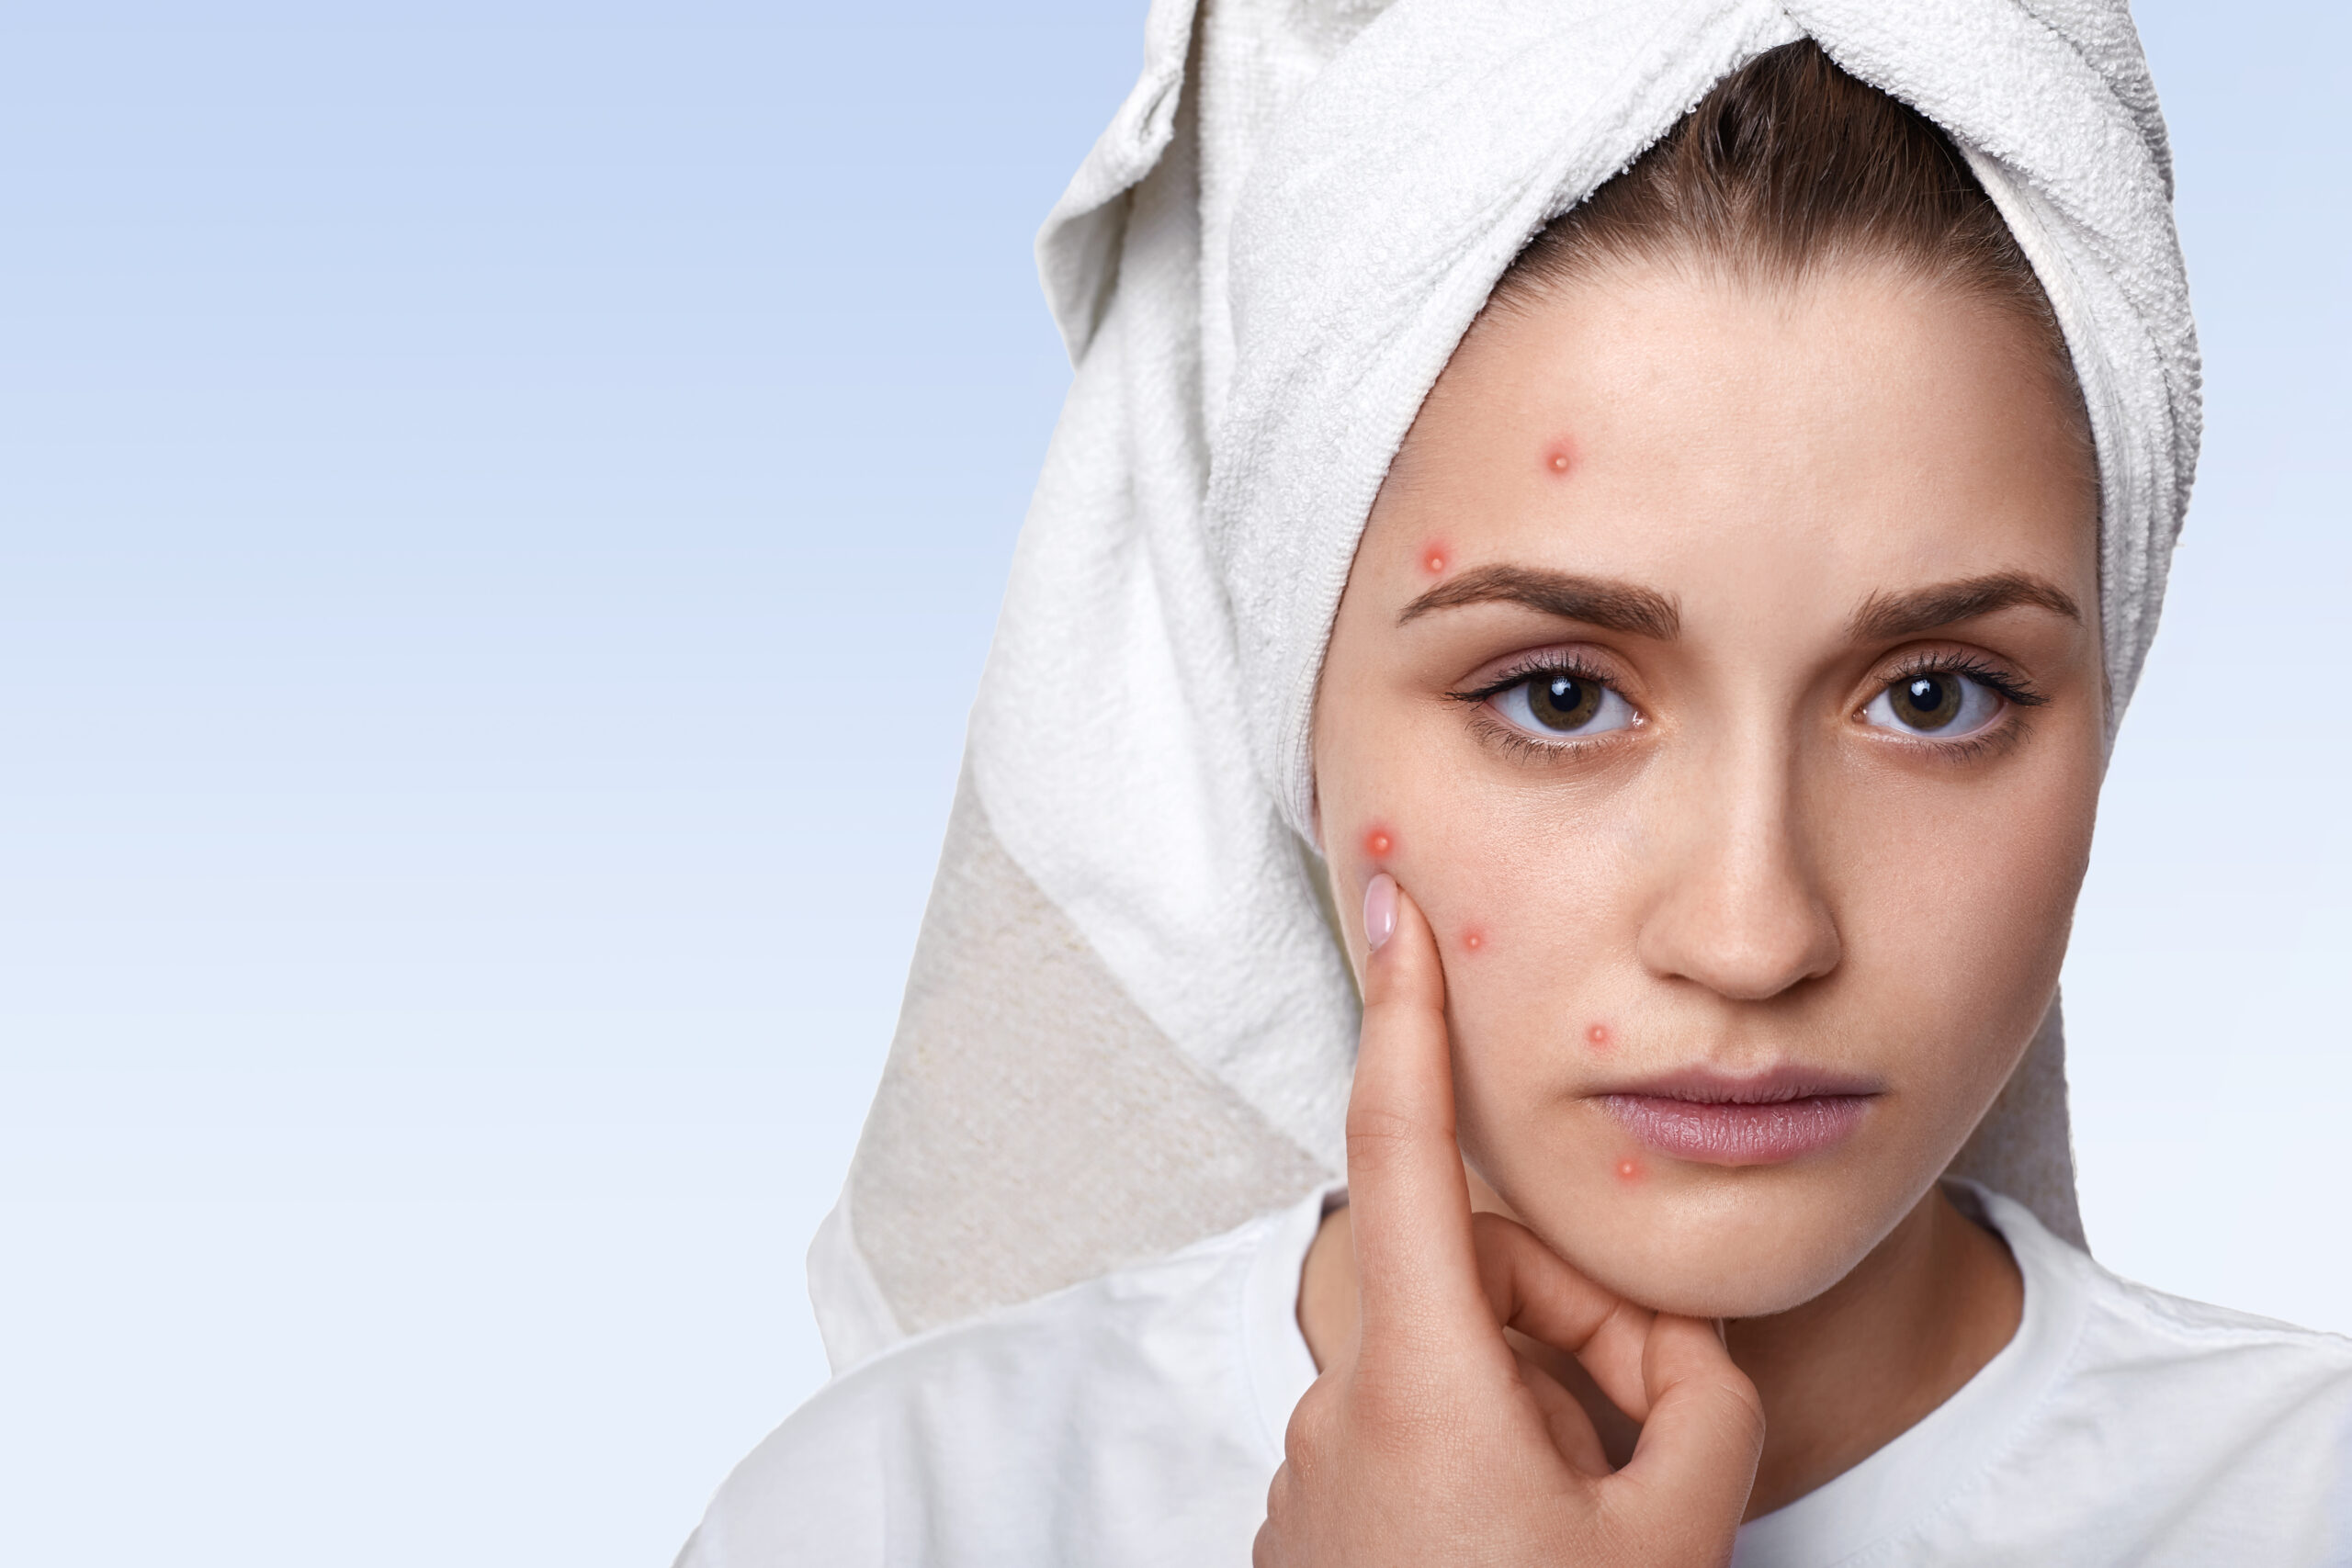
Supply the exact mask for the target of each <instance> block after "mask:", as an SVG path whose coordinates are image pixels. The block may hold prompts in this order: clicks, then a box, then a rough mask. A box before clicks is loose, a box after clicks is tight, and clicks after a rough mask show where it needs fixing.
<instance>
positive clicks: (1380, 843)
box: [1363, 822, 1397, 861]
mask: <svg viewBox="0 0 2352 1568" xmlns="http://www.w3.org/2000/svg"><path fill="white" fill-rule="evenodd" d="M1363 852H1364V853H1366V854H1368V855H1370V856H1371V857H1372V858H1373V859H1374V860H1376V861H1382V860H1386V859H1387V858H1388V857H1389V856H1390V855H1392V854H1395V853H1396V852H1397V835H1396V834H1394V833H1392V832H1390V831H1389V830H1388V829H1385V828H1384V827H1382V826H1380V825H1379V824H1378V823H1376V822H1375V823H1374V824H1373V825H1372V826H1371V827H1369V828H1367V829H1364V831H1363Z"/></svg>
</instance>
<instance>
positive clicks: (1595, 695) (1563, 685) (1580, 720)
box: [1527, 673, 1606, 729]
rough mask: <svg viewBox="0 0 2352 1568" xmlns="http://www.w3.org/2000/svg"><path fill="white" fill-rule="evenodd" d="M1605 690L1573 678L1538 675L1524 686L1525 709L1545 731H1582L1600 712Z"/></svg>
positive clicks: (1556, 674) (1592, 683)
mask: <svg viewBox="0 0 2352 1568" xmlns="http://www.w3.org/2000/svg"><path fill="white" fill-rule="evenodd" d="M1604 690H1606V688H1605V687H1603V686H1602V685H1601V684H1600V682H1598V681H1583V680H1578V679H1577V677H1576V676H1574V675H1563V674H1558V673H1554V674H1550V675H1538V676H1537V677H1535V679H1534V680H1532V681H1530V682H1528V683H1527V708H1528V711H1529V712H1530V713H1532V714H1533V715H1534V716H1535V722H1536V723H1538V724H1540V725H1542V726H1543V727H1544V728H1546V729H1582V728H1584V727H1585V726H1586V725H1588V724H1590V723H1591V722H1592V719H1593V716H1594V715H1595V714H1597V713H1599V712H1600V694H1601V693H1602V692H1603V691H1604Z"/></svg>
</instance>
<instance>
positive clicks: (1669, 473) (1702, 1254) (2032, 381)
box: [1315, 264, 2104, 1316]
mask: <svg viewBox="0 0 2352 1568" xmlns="http://www.w3.org/2000/svg"><path fill="white" fill-rule="evenodd" d="M2077 419H2078V416H2075V415H2072V414H2070V412H2068V411H2067V409H2066V407H2065V405H2064V402H2062V400H2061V398H2060V396H2059V394H2058V393H2057V391H2056V390H2055V389H2052V387H2051V386H2049V385H2048V378H2047V376H2046V375H2045V374H2044V373H2043V372H2042V370H2041V368H2040V360H2039V359H2038V357H2037V347H2036V344H2035V342H2034V339H2033V337H2032V335H2031V333H2030V332H2029V330H2028V329H2027V328H2026V327H2024V326H2023V325H2021V324H2019V323H2018V322H2017V321H2014V320H2013V319H2011V318H2009V317H2007V316H2005V315H2003V314H2001V313H1999V312H1998V311H1997V310H1994V309H1992V308H1990V307H1987V306H1985V305H1982V304H1979V303H1977V302H1976V301H1974V300H1973V299H1969V298H1966V297H1964V296H1961V295H1958V294H1955V293H1953V292H1951V291H1949V290H1946V289H1943V288H1937V287H1933V286H1929V285H1925V284H1921V283H1917V282H1915V281H1912V280H1910V279H1907V278H1905V277H1902V276H1896V275H1894V274H1893V273H1892V272H1891V271H1890V272H1877V271H1870V270H1850V271H1847V272H1843V273H1835V274H1831V275H1829V276H1823V277H1820V278H1817V279H1815V280H1814V281H1812V282H1809V283H1806V284H1804V285H1797V286H1788V287H1766V286H1759V285H1755V284H1748V283H1743V282H1740V281H1736V280H1732V279H1727V278H1722V277H1715V278H1712V279H1711V278H1709V277H1708V276H1705V275H1704V274H1703V273H1702V272H1701V271H1699V270H1698V269H1691V270H1680V269H1668V268H1660V267H1652V266H1645V265H1631V264H1628V265H1624V266H1621V267H1614V268H1611V269H1610V270H1609V271H1607V272H1606V273H1604V274H1603V275H1601V276H1598V277H1595V278H1592V279H1589V280H1586V281H1582V282H1578V283H1576V284H1573V285H1568V286H1564V287H1561V288H1557V289H1555V290H1554V291H1553V292H1552V293H1551V294H1550V295H1549V296H1547V297H1546V298H1544V299H1541V300H1539V301H1537V302H1534V303H1531V304H1522V305H1520V306H1516V307H1513V308H1510V309H1507V310H1505V309H1498V310H1493V311H1490V312H1489V313H1488V315H1487V318H1486V319H1484V320H1483V321H1481V322H1480V324H1479V325H1478V326H1477V327H1476V329H1474V330H1473V332H1472V333H1470V335H1469V336H1468V337H1467V338H1466V339H1465V340H1464V343H1463V344H1462V346H1461V348H1460V349H1459V350H1458V351H1457V352H1456V353H1455V355H1454V356H1453V362H1452V364H1451V365H1449V366H1448V367H1447V368H1446V371H1445V373H1444V375H1443V376H1442V378H1440V379H1439V381H1438V383H1437V386H1436V388H1435V389H1434V390H1432V391H1431V393H1430V397H1429V400H1428V402H1427V403H1426V404H1425V405H1424V407H1423V408H1422V410H1421V412H1420V415H1419V419H1418V421H1417V422H1416V423H1415V424H1414V426H1413V430H1412V433H1411V435H1410V436H1409V438H1408V440H1407V442H1406V444H1405V446H1404V449H1403V450H1402V452H1401V453H1400V454H1399V455H1398V457H1397V462H1396V464H1395V466H1394V468H1392V470H1391V473H1390V475H1389V479H1388V481H1387V483H1386V485H1385V488H1384V489H1383V491H1382V493H1381V496H1380V499H1379V502H1378V503H1377V504H1376V505H1375V506H1374V510H1373V513H1372V519H1371V523H1370V525H1369V526H1368V527H1367V529H1366V532H1365V535H1364V538H1363V545H1362V547H1361V548H1360V549H1359V551H1358V553H1357V556H1356V560H1355V564H1354V567H1353V569H1352V572H1351V576H1350V578H1349V581H1348V586H1347V592H1346V594H1345V597H1344V598H1343V600H1342V601H1341V604H1340V613H1339V617H1338V620H1337V623H1336V625H1335V626H1334V628H1333V632H1332V637H1331V643H1330V649H1329V656H1328V659H1327V661H1326V663H1325V666H1324V671H1323V677H1322V684H1321V689H1320V693H1319V694H1318V697H1317V713H1316V736H1315V756H1316V769H1317V803H1318V804H1317V812H1318V818H1319V826H1320V831H1321V836H1322V841H1323V846H1324V849H1325V851H1326V852H1327V854H1328V855H1329V860H1330V864H1331V868H1332V874H1333V877H1334V879H1335V881H1336V883H1337V884H1338V891H1339V893H1340V908H1342V909H1344V910H1347V911H1350V913H1349V917H1348V918H1349V921H1350V939H1351V943H1352V944H1353V949H1354V951H1355V953H1357V954H1358V955H1359V957H1360V956H1361V954H1362V953H1363V932H1362V931H1361V929H1360V926H1359V924H1358V921H1359V917H1358V916H1357V915H1356V913H1355V911H1356V910H1358V909H1359V908H1360V907H1361V899H1362V894H1363V886H1364V884H1365V882H1366V881H1367V879H1369V878H1370V876H1371V875H1372V874H1373V873H1374V871H1376V870H1386V871H1389V872H1391V873H1393V874H1395V875H1396V877H1397V880H1398V881H1399V882H1400V883H1401V884H1402V885H1403V886H1404V887H1405V890H1406V891H1407V892H1408V894H1410V895H1411V896H1412V897H1413V898H1414V899H1416V900H1417V901H1418V902H1419V904H1420V906H1421V908H1423V909H1424V910H1425V911H1426V912H1427V914H1428V915H1429V918H1430V923H1431V925H1432V926H1433V928H1434V929H1435V931H1436V932H1437V936H1438V941H1439V944H1440V947H1441V950H1442V954H1443V958H1444V964H1445V974H1446V984H1447V991H1448V1006H1449V1010H1450V1013H1451V1016H1452V1021H1453V1061H1454V1074H1455V1083H1456V1089H1457V1100H1458V1108H1459V1117H1460V1132H1461V1141H1462V1147H1463V1152H1464V1156H1465V1157H1466V1158H1467V1159H1468V1161H1469V1163H1470V1165H1471V1167H1472V1168H1473V1169H1474V1170H1475V1171H1476V1173H1477V1174H1478V1175H1480V1176H1481V1177H1483V1178H1485V1179H1486V1180H1487V1182H1488V1183H1490V1184H1491V1185H1492V1186H1493V1187H1494V1188H1495V1189H1496V1190H1497V1191H1498V1192H1499V1193H1500V1194H1501V1196H1502V1197H1503V1199H1504V1200H1505V1201H1507V1202H1508V1203H1509V1204H1510V1207H1511V1209H1512V1211H1513V1212H1514V1213H1517V1214H1518V1215H1519V1216H1520V1217H1521V1219H1523V1220H1525V1221H1526V1222H1527V1223H1528V1224H1530V1225H1532V1227H1534V1229H1535V1230H1536V1231H1537V1232H1538V1234H1540V1235H1543V1236H1544V1239H1545V1240H1546V1241H1548V1242H1549V1243H1551V1245H1552V1246H1553V1247H1555V1248H1556V1249H1557V1250H1558V1251H1559V1252H1560V1253H1561V1254H1562V1255H1563V1256H1564V1257H1566V1258H1567V1259H1568V1260H1569V1261H1570V1262H1572V1263H1574V1264H1576V1265H1577V1266H1578V1267H1579V1268H1581V1269H1584V1270H1585V1271H1587V1272H1588V1273H1589V1274H1590V1275H1592V1276H1593V1277H1594V1278H1595V1279H1597V1280H1600V1281H1601V1282H1602V1283H1604V1284H1606V1285H1609V1286H1611V1288H1613V1289H1616V1290H1618V1291H1621V1292H1624V1293H1626V1294H1628V1295H1631V1296H1633V1297H1634V1298H1635V1299H1636V1300H1639V1301H1642V1302H1645V1303H1649V1304H1652V1305H1655V1306H1658V1307H1662V1308H1667V1309H1669V1310H1673V1311H1677V1312H1682V1313H1689V1314H1697V1315H1704V1316H1750V1315H1756V1314H1763V1313H1770V1312H1775V1311H1780V1310H1782V1309H1785V1308H1787V1307H1790V1306H1793V1305H1795V1304H1797V1303H1800V1302H1803V1301H1805V1300H1808V1299H1810V1298H1811V1297H1813V1296H1814V1295H1815V1294H1817V1293H1819V1292H1821V1291H1823V1290H1825V1289H1826V1288H1827V1287H1828V1286H1829V1285H1831V1284H1833V1283H1834V1282H1836V1281H1837V1280H1838V1279H1840V1278H1841V1277H1843V1275H1844V1274H1845V1273H1846V1271H1847V1270H1848V1269H1851V1268H1852V1267H1853V1265H1854V1264H1855V1263H1856V1262H1858V1261H1859V1260H1860V1258H1862V1257H1863V1255H1864V1254H1866V1253H1867V1252H1868V1251H1869V1250H1870V1249H1871V1247H1873V1246H1875V1245H1876V1244H1877V1243H1878V1242H1879V1241H1880V1240H1881V1239H1882V1238H1883V1237H1884V1236H1885V1235H1887V1233H1888V1232H1889V1231H1890V1230H1891V1229H1892V1228H1893V1227H1894V1224H1896V1222H1897V1221H1899V1220H1900V1219H1901V1218H1903V1216H1904V1215H1905V1213H1908V1212H1909V1211H1910V1210H1911V1209H1912V1208H1913V1207H1914V1206H1915V1205H1916V1204H1917V1202H1918V1201H1919V1200H1920V1199H1921V1197H1922V1196H1923V1195H1924V1194H1925V1193H1926V1192H1927V1191H1928V1188H1929V1187H1930V1185H1931V1184H1932V1183H1933V1182H1934V1180H1935V1179H1936V1178H1937V1177H1938V1176H1939V1174H1940V1173H1941V1171H1942V1170H1943V1168H1944V1167H1945V1165H1946V1163H1947V1162H1948V1161H1949V1160H1950V1159H1951V1156H1952V1155H1953V1154H1954V1153H1955V1152H1956V1151H1957V1150H1958V1149H1959V1147H1960V1145H1962V1142H1963V1141H1965V1139H1966V1138H1967V1136H1968V1134H1969V1133H1970V1131H1971V1130H1972V1129H1973V1127H1974V1126H1975V1125H1976V1122H1977V1121H1978V1119H1979V1118H1980V1117H1981V1116H1982V1115H1983V1114H1984V1112H1985V1109H1986V1107H1987V1106H1989V1105H1990V1104H1991V1103H1992V1100H1993V1098H1994V1096H1995V1094H1996V1093H1997V1092H1998V1091H1999V1089H2000V1088H2001V1086H2002V1084H2003V1083H2004V1082H2005V1081H2006V1080H2007V1077H2008V1076H2009V1072H2010V1069H2011V1068H2012V1067H2014V1066H2016V1065H2017V1062H2018V1057H2019V1056H2020V1055H2022V1054H2023V1052H2024V1050H2025V1047H2026V1045H2027V1043H2029V1041H2030V1039H2031V1037H2032V1035H2033V1032H2034V1031H2035V1028H2036V1026H2037V1025H2039V1024H2040V1022H2041V1018H2042V1014H2043V1011H2044V1010H2045V1009H2047V1007H2048V1006H2049V1004H2050V1000H2051V998H2052V994H2053V992H2054V990H2055V988H2056V986H2057V981H2058V971H2059V963H2060V959H2061V958H2062V956H2063V955H2064V950H2065V945H2066V932H2067V926H2068V923H2069V921H2070V919H2071V918H2072V914H2073V910H2074V905H2075V890H2076V888H2077V886H2079V884H2080V883H2081V880H2082V875H2083V870H2084V865H2085V863H2086V858H2087V856H2088V854H2089V851H2090V841H2091V823H2092V818H2093V814H2094V809H2095V806H2096V801H2097V793H2098V780H2099V773H2100V769H2101V745H2100V732H2101V723H2102V712H2103V705H2104V697H2103V686H2102V675H2101V664H2100V647H2099V629H2098V558H2097V525H2096V501H2095V497H2094V495H2093V493H2092V484H2091V480H2090V479H2089V477H2088V475H2089V468H2088V458H2087V456H2086V453H2085V452H2084V450H2083V446H2082V443H2081V441H2080V439H2079V437H2078V436H2077V435H2076V434H2075V431H2076V429H2077V428H2078V423H2077Z"/></svg>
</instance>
